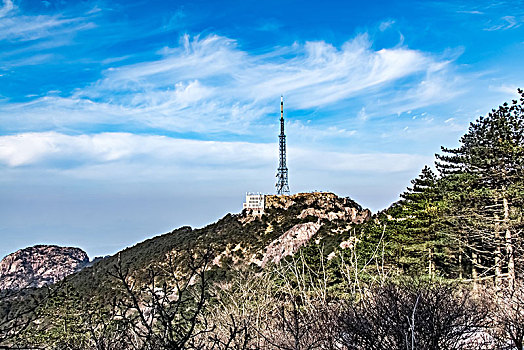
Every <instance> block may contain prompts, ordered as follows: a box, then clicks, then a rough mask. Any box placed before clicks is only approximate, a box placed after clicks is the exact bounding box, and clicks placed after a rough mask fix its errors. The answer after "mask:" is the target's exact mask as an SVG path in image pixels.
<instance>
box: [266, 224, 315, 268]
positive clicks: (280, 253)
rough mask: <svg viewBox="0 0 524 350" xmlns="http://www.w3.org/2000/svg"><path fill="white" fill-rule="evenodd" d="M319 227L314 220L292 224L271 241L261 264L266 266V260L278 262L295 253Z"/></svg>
mask: <svg viewBox="0 0 524 350" xmlns="http://www.w3.org/2000/svg"><path fill="white" fill-rule="evenodd" d="M319 228H320V224H319V223H316V222H308V223H305V224H297V225H295V226H293V227H292V228H291V229H289V230H288V231H287V232H286V233H284V234H283V235H282V236H280V237H279V238H277V239H276V240H274V241H273V242H271V244H270V245H269V246H268V247H267V249H266V253H265V254H264V257H263V258H262V263H261V266H262V267H264V266H266V264H267V263H268V262H273V263H279V262H280V260H282V259H283V258H285V257H286V256H289V255H293V254H295V253H296V252H297V251H298V249H300V247H302V246H303V245H305V244H306V243H307V242H308V241H309V240H310V239H311V237H313V236H314V235H315V233H317V231H318V229H319Z"/></svg>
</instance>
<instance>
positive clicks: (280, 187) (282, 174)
mask: <svg viewBox="0 0 524 350" xmlns="http://www.w3.org/2000/svg"><path fill="white" fill-rule="evenodd" d="M278 139H279V151H280V152H279V155H280V156H279V164H278V171H277V184H276V188H277V194H278V195H283V194H287V195H289V183H288V178H287V166H286V135H285V134H284V97H283V96H282V95H281V96H280V135H279V136H278Z"/></svg>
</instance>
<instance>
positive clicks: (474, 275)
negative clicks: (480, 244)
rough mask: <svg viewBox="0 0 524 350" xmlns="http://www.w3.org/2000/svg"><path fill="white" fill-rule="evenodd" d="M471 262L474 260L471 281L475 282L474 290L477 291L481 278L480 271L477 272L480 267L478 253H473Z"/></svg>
mask: <svg viewBox="0 0 524 350" xmlns="http://www.w3.org/2000/svg"><path fill="white" fill-rule="evenodd" d="M471 260H472V264H471V279H472V280H473V289H475V290H476V289H477V287H478V285H477V284H478V278H479V275H478V271H477V266H478V265H479V257H478V254H477V253H476V252H472V253H471Z"/></svg>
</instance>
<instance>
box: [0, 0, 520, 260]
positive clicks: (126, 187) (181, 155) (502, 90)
mask: <svg viewBox="0 0 524 350" xmlns="http://www.w3.org/2000/svg"><path fill="white" fill-rule="evenodd" d="M0 1H2V0H0ZM522 57H524V1H515V0H513V1H329V0H325V1H308V0H301V1H295V0H280V1H273V0H267V1H259V0H256V1H255V0H243V1H238V0H221V1H214V0H208V1H203V0H193V1H187V2H183V1H151V0H149V1H144V0H141V1H137V0H126V1H121V0H111V1H103V0H101V1H66V0H59V1H54V0H44V1H40V0H38V1H37V0H3V3H1V5H0V242H1V243H0V256H5V255H7V254H9V253H11V252H14V251H15V250H17V249H20V248H23V247H27V246H32V245H35V244H58V245H65V246H78V247H81V248H82V249H84V250H85V251H86V252H87V253H88V254H89V256H90V257H91V258H93V257H95V256H101V255H107V254H113V253H115V252H117V251H118V250H121V249H123V248H125V247H127V246H131V245H133V244H136V243H137V242H140V241H142V240H144V239H146V238H150V237H152V236H155V235H157V234H161V233H164V232H168V231H171V230H173V229H175V228H177V227H180V226H183V225H190V226H192V227H202V226H204V225H206V224H209V223H211V222H214V221H216V220H218V219H219V218H221V217H222V216H224V215H225V214H226V213H228V212H231V213H238V212H240V211H241V208H242V202H243V200H244V197H245V193H246V192H248V191H249V192H262V193H267V194H271V193H274V191H275V180H276V178H275V174H276V168H277V166H278V143H277V141H278V133H279V117H280V115H279V112H280V111H279V109H280V96H281V95H283V96H284V116H285V119H286V124H285V127H286V135H287V147H288V152H287V153H288V168H289V184H290V189H291V192H292V193H297V192H309V191H315V190H320V191H333V192H335V193H336V194H338V195H339V196H343V197H346V196H348V197H351V198H352V199H354V200H356V201H357V202H358V203H360V204H361V205H362V206H363V207H366V208H370V209H371V210H373V211H374V212H376V211H378V210H381V209H384V208H387V207H388V206H389V205H390V204H391V203H393V202H394V201H396V200H398V198H399V194H400V193H401V192H403V191H404V190H405V189H406V187H407V186H409V185H410V180H411V179H413V178H414V177H416V176H417V175H418V174H419V172H420V170H421V169H422V168H423V167H424V165H426V164H428V165H432V164H433V161H434V154H435V153H438V152H439V151H440V146H446V147H455V146H457V145H458V140H459V138H460V136H461V135H463V134H464V133H465V132H466V131H467V128H468V124H469V123H470V122H472V121H474V120H475V119H476V118H478V117H479V116H481V115H484V114H486V113H487V112H489V111H490V110H491V109H492V108H496V107H497V106H498V105H500V104H502V103H503V102H505V101H510V100H511V99H513V98H515V97H516V89H517V88H518V87H521V88H522V87H524V65H523V64H522V62H523V61H522Z"/></svg>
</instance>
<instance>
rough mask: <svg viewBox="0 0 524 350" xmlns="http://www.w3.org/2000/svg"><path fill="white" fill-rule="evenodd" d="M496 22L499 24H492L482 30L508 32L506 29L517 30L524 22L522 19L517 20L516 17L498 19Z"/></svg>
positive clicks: (523, 18)
mask: <svg viewBox="0 0 524 350" xmlns="http://www.w3.org/2000/svg"><path fill="white" fill-rule="evenodd" d="M498 22H499V23H497V24H494V25H492V26H490V27H488V28H485V29H484V30H487V31H495V30H508V29H514V28H518V27H520V26H521V25H522V22H524V17H522V18H518V17H516V16H504V17H502V18H500V20H499V21H498Z"/></svg>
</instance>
